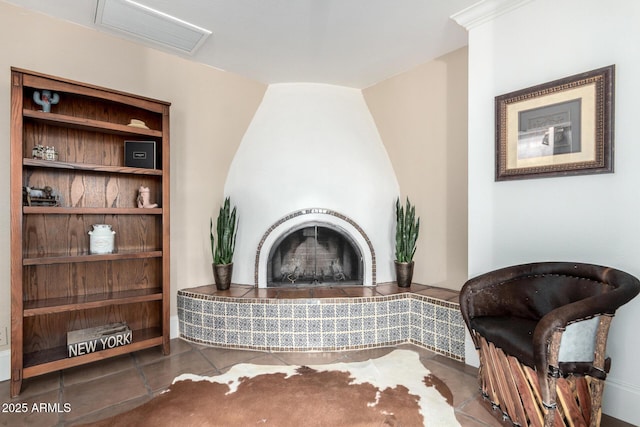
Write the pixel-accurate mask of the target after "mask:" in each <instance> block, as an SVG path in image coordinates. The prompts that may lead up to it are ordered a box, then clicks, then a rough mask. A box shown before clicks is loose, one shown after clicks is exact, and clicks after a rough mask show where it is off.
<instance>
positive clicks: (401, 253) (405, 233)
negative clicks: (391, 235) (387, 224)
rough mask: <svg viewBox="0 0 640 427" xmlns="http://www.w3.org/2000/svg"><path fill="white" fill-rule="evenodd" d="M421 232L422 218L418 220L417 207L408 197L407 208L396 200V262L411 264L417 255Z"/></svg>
mask: <svg viewBox="0 0 640 427" xmlns="http://www.w3.org/2000/svg"><path fill="white" fill-rule="evenodd" d="M419 232H420V218H419V217H418V218H416V207H415V206H413V205H411V202H409V198H408V197H407V202H406V207H403V206H402V205H401V204H400V198H399V197H398V199H397V200H396V261H398V262H411V261H412V260H413V255H414V254H415V253H416V242H417V240H418V233H419Z"/></svg>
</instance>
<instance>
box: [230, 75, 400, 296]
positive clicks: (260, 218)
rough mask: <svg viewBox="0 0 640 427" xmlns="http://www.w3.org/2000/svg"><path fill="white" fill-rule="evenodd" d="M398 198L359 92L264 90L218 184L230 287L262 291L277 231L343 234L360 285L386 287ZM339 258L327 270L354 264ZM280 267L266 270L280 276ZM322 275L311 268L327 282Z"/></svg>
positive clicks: (308, 87) (297, 87) (306, 86)
mask: <svg viewBox="0 0 640 427" xmlns="http://www.w3.org/2000/svg"><path fill="white" fill-rule="evenodd" d="M398 194H399V188H398V183H397V180H396V176H395V173H394V171H393V168H392V167H391V162H390V160H389V157H388V155H387V152H386V149H385V147H384V145H383V143H382V140H381V138H380V136H379V134H378V131H377V128H376V125H375V122H374V120H373V118H372V116H371V113H370V112H369V109H368V107H367V104H366V102H365V100H364V97H363V96H362V93H361V91H360V90H357V89H352V88H346V87H340V86H332V85H326V84H312V83H286V84H274V85H271V86H269V88H268V89H267V91H266V93H265V96H264V99H263V101H262V103H261V105H260V106H259V107H258V110H257V111H256V114H255V116H254V118H253V120H252V122H251V124H250V125H249V127H248V129H247V132H246V133H245V135H244V137H243V139H242V142H241V144H240V146H239V147H238V151H237V152H236V154H235V156H234V159H233V161H232V163H231V167H230V170H229V173H228V175H227V181H226V183H225V195H228V196H230V197H231V200H232V203H234V204H235V205H236V206H237V208H238V213H239V230H238V235H237V241H236V252H235V256H234V273H233V274H234V276H233V282H234V283H238V284H254V285H255V286H257V287H267V283H268V281H269V279H268V277H267V272H268V270H269V267H268V264H269V263H268V258H269V254H270V250H271V249H272V246H273V245H274V244H276V243H277V242H278V241H279V239H281V237H282V235H283V234H284V233H287V232H289V231H292V230H297V229H303V228H308V227H316V226H320V227H324V226H326V227H328V228H329V229H333V230H335V231H337V232H339V233H343V234H345V235H346V236H347V240H348V241H350V242H351V243H353V246H354V249H355V250H354V251H355V252H359V255H358V256H359V257H361V261H362V266H361V271H360V272H359V273H360V274H359V276H360V277H359V279H361V281H362V283H361V284H363V285H365V286H371V285H375V284H376V283H383V282H389V281H393V280H394V276H393V257H394V254H393V244H394V235H393V230H394V221H395V218H394V203H395V199H396V197H397V196H398ZM304 232H306V231H303V233H304ZM328 246H330V245H328ZM337 258H339V257H336V259H337ZM348 259H350V260H352V259H354V257H353V256H351V258H348ZM348 259H347V258H343V259H340V260H338V261H336V263H338V264H342V263H346V262H349V263H351V264H353V263H354V262H355V261H348ZM283 262H285V263H286V262H288V261H283ZM285 267H286V266H285ZM285 267H283V266H282V265H281V264H277V265H276V267H275V268H277V269H282V271H283V272H285V273H286V268H285ZM344 267H345V266H344V265H340V266H339V268H344ZM270 268H271V269H273V268H274V267H273V265H272V266H271V267H270ZM330 268H333V267H327V266H326V265H325V267H323V268H322V269H319V270H318V271H322V274H323V277H326V276H327V274H328V273H327V270H328V269H330ZM352 268H355V267H352ZM291 271H293V270H291ZM271 276H272V275H271ZM308 277H309V275H308V274H307V279H308ZM298 283H299V281H298Z"/></svg>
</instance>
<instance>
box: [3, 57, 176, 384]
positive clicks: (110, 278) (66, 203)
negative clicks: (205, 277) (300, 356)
mask: <svg viewBox="0 0 640 427" xmlns="http://www.w3.org/2000/svg"><path fill="white" fill-rule="evenodd" d="M43 90H50V91H51V92H55V93H57V94H58V95H59V102H58V103H56V104H55V105H52V108H51V111H50V112H43V111H40V110H41V108H40V106H39V105H38V104H37V103H36V102H35V101H34V98H33V94H34V91H40V92H41V91H43ZM169 108H170V104H169V103H168V102H164V101H158V100H154V99H150V98H146V97H141V96H137V95H133V94H128V93H124V92H120V91H115V90H110V89H106V88H102V87H99V86H94V85H90V84H86V83H80V82H74V81H71V80H68V79H64V78H59V77H54V76H49V75H45V74H41V73H36V72H32V71H28V70H22V69H18V68H12V69H11V307H12V311H11V387H10V393H11V396H17V395H18V394H19V393H20V389H21V387H22V380H23V379H25V378H30V377H34V376H37V375H42V374H46V373H49V372H53V371H57V370H61V369H66V368H70V367H73V366H80V365H83V364H86V363H91V362H94V361H98V360H102V359H105V358H108V357H113V356H118V355H121V354H125V353H128V352H131V351H137V350H141V349H144V348H149V347H154V346H162V351H163V353H164V354H168V353H169V351H170V348H169V289H170V286H169ZM131 119H137V120H142V121H143V122H144V123H145V124H146V125H147V127H148V129H146V128H140V127H133V126H129V125H128V124H129V123H130V122H131ZM124 141H155V143H156V149H157V150H159V152H160V154H161V155H160V158H161V165H158V168H157V169H146V168H138V167H129V166H127V165H126V164H125V159H124ZM36 145H42V146H51V147H55V149H56V151H57V153H58V157H57V158H56V159H55V160H44V159H40V158H33V156H32V153H33V148H34V146H36ZM45 186H48V187H51V188H52V189H53V191H54V192H55V194H56V197H58V198H59V199H58V200H59V206H48V205H47V206H25V203H24V201H23V188H24V187H31V188H45ZM141 186H145V187H149V188H150V190H151V197H152V202H153V203H158V207H157V208H153V209H146V208H138V207H137V203H136V197H137V192H138V188H139V187H141ZM93 224H109V225H111V227H112V229H113V230H114V231H116V237H115V242H116V243H115V249H114V251H113V253H108V254H91V253H90V250H89V249H90V244H89V235H88V232H89V231H90V230H91V229H92V225H93ZM113 322H126V323H127V325H129V327H130V328H131V329H132V334H133V335H132V343H131V344H127V345H123V346H120V347H116V348H111V349H108V350H103V351H96V352H94V353H90V354H86V355H82V356H78V357H72V358H69V357H67V352H66V334H67V332H68V331H71V330H76V329H83V328H88V327H94V326H101V325H104V324H108V323H113Z"/></svg>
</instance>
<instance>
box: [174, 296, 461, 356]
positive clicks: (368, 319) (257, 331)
mask: <svg viewBox="0 0 640 427" xmlns="http://www.w3.org/2000/svg"><path fill="white" fill-rule="evenodd" d="M384 286H386V287H384ZM384 286H383V289H384V290H386V292H384V291H383V292H380V293H378V294H377V295H371V296H357V295H356V296H348V295H347V294H348V293H349V292H351V293H356V290H354V289H348V290H346V289H343V291H344V292H345V296H341V297H336V296H335V295H336V294H334V296H329V297H310V296H312V292H313V290H311V289H309V290H305V289H298V290H297V291H298V292H299V295H297V296H296V295H295V294H293V293H292V292H293V291H292V290H289V291H281V292H280V294H275V296H271V297H269V296H266V297H257V298H254V297H247V295H246V294H245V295H239V292H240V290H241V289H242V286H234V288H235V289H234V291H235V293H234V292H233V291H230V292H229V293H228V294H223V293H222V292H217V291H216V290H215V287H212V288H207V287H200V288H190V289H182V290H179V291H178V318H179V322H180V323H179V324H180V336H181V337H182V338H184V339H186V340H189V341H192V342H195V343H202V344H208V345H215V346H220V347H229V348H245V349H251V350H266V351H342V350H354V349H355V350H357V349H367V348H376V347H385V346H389V345H396V344H400V343H407V342H408V343H413V344H416V345H419V346H421V347H424V348H426V349H429V350H431V351H434V352H436V353H439V354H442V355H444V356H447V357H450V358H452V359H454V360H458V361H464V336H465V335H464V322H463V320H462V316H461V314H460V309H459V304H458V303H457V294H458V293H457V292H455V291H450V290H442V289H438V288H430V287H420V285H412V288H410V289H407V290H398V291H397V292H394V289H393V287H394V286H395V285H392V284H388V285H384ZM395 287H396V290H397V289H399V288H397V286H395ZM383 289H381V290H383ZM245 290H246V291H247V293H250V292H249V289H248V288H247V289H245ZM316 290H317V289H316ZM325 291H326V290H325ZM369 291H370V290H369ZM375 291H376V292H377V291H378V289H377V287H376V289H375ZM305 292H307V293H306V294H305ZM418 292H422V293H418ZM425 292H426V293H431V294H435V295H438V297H433V296H429V295H425V294H424V293H425ZM251 295H253V294H251ZM444 298H447V299H444ZM452 299H455V300H456V302H453V301H451V300H452Z"/></svg>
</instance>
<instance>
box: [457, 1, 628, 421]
mask: <svg viewBox="0 0 640 427" xmlns="http://www.w3.org/2000/svg"><path fill="white" fill-rule="evenodd" d="M638 22H640V2H638V1H636V0H611V1H607V2H604V1H601V0H563V1H556V0H535V1H532V2H530V3H527V4H525V5H524V6H522V7H521V8H519V9H517V10H514V11H512V12H510V13H507V14H504V15H501V16H499V17H497V18H495V19H493V20H492V21H489V22H487V23H484V24H481V25H479V26H476V27H473V28H471V29H470V31H469V275H470V276H476V275H478V274H480V273H483V272H486V271H489V270H492V269H495V268H498V267H502V266H506V265H511V264H517V263H522V262H531V261H544V260H567V261H581V262H589V263H596V264H604V265H609V266H612V267H616V268H620V269H622V270H626V271H628V272H630V273H632V274H634V275H637V276H640V262H639V261H640V245H639V242H640V192H639V191H638V182H640V167H638V162H639V161H640V160H639V159H640V144H639V143H638V136H637V134H638V132H637V128H636V126H637V121H638V112H640V97H639V94H640V80H639V79H638V76H640V55H639V51H638V41H639V40H640V25H638ZM610 64H616V67H617V69H616V105H615V173H614V174H607V175H600V176H596V175H590V176H577V177H564V178H545V179H534V180H524V181H513V182H494V167H495V164H494V97H495V96H497V95H501V94H504V93H507V92H511V91H514V90H517V89H522V88H525V87H529V86H533V85H536V84H540V83H544V82H548V81H551V80H555V79H558V78H562V77H566V76H570V75H573V74H577V73H580V72H584V71H589V70H592V69H595V68H599V67H603V66H607V65H610ZM638 324H640V298H636V299H635V300H633V301H632V302H631V303H629V304H627V305H626V306H624V307H623V308H622V309H620V310H619V311H618V313H617V315H616V318H615V319H614V321H613V324H612V329H611V333H610V335H609V341H608V353H609V355H610V356H611V358H612V368H611V372H610V375H609V378H608V380H607V385H606V387H605V396H604V412H605V413H607V414H609V415H612V416H614V417H617V418H620V419H622V420H625V421H627V422H631V423H633V424H636V425H640V411H639V410H638V406H639V405H640V370H638V369H637V361H636V359H637V352H638V351H639V350H640V341H638V339H637V332H636V329H637V325H638ZM467 352H468V353H469V354H470V353H472V352H473V350H472V349H469V348H468V349H467ZM469 360H472V358H471V357H470V358H469Z"/></svg>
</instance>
